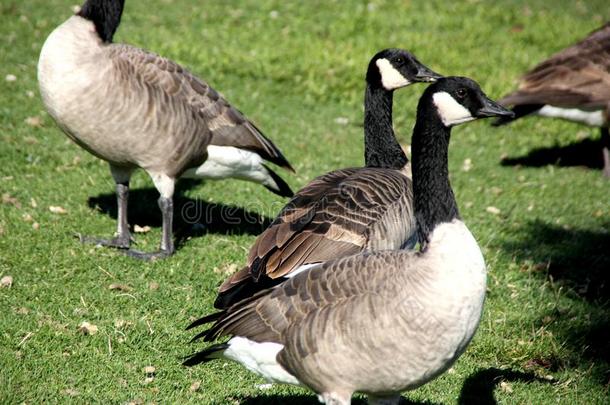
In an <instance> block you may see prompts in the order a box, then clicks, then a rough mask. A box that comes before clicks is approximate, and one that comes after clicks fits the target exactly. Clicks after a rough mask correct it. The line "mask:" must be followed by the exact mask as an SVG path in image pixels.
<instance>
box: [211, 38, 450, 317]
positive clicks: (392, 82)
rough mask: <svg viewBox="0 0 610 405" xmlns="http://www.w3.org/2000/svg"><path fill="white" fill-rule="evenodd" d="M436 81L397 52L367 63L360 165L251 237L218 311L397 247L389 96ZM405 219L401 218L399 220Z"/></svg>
mask: <svg viewBox="0 0 610 405" xmlns="http://www.w3.org/2000/svg"><path fill="white" fill-rule="evenodd" d="M440 77H441V76H440V75H439V74H437V73H435V72H433V71H431V70H430V69H429V68H427V67H426V66H424V65H422V64H421V63H420V62H419V61H418V60H417V59H416V58H415V57H414V56H413V55H412V54H411V53H409V52H407V51H405V50H402V49H385V50H383V51H381V52H379V53H377V54H376V55H375V56H374V57H373V58H372V59H371V61H370V63H369V65H368V69H367V73H366V90H365V96H364V143H365V152H364V153H365V164H366V167H364V168H349V169H342V170H335V171H333V172H330V173H327V174H324V175H322V176H320V177H318V178H316V179H315V180H313V181H312V182H311V183H309V184H308V185H307V186H305V187H304V188H303V189H301V190H300V191H299V192H297V194H296V195H295V196H294V198H293V199H292V200H291V201H290V202H289V203H288V204H287V205H286V206H285V207H284V209H283V210H282V211H281V212H280V214H279V215H278V217H277V218H276V219H275V221H274V222H273V223H272V224H271V225H270V226H269V227H268V228H267V229H266V230H265V231H264V232H263V233H262V234H261V235H260V236H259V237H258V238H257V239H256V241H255V243H254V246H253V247H252V248H251V249H250V254H249V257H248V264H247V266H245V267H244V268H242V269H241V270H240V271H238V272H237V273H235V274H234V275H232V276H231V277H230V278H229V279H228V280H227V281H226V282H225V283H224V284H223V285H222V286H221V287H220V292H219V296H218V298H217V300H216V302H215V306H216V307H217V308H226V307H227V306H229V305H231V304H233V303H235V302H237V301H239V300H240V299H243V298H245V297H248V296H250V295H252V294H253V293H255V292H256V291H258V290H261V289H265V288H267V287H270V286H271V285H274V284H277V283H279V282H281V281H283V280H285V279H286V277H290V276H292V275H294V274H296V273H297V272H298V271H300V270H302V269H304V268H307V266H311V265H314V264H316V263H320V262H324V261H326V260H329V259H332V258H337V257H341V256H348V255H351V254H355V253H359V252H361V251H371V250H378V249H398V248H400V247H401V246H402V245H403V244H405V243H406V241H407V240H409V239H410V237H411V236H412V234H413V233H414V230H415V222H414V218H413V215H412V208H411V206H412V201H411V200H412V191H411V188H412V187H411V179H410V172H409V171H410V167H408V165H407V164H408V159H407V157H406V155H405V153H404V152H403V150H402V148H401V147H400V144H399V143H398V141H397V140H396V137H395V135H394V130H393V128H392V101H393V91H394V90H396V89H398V88H401V87H404V86H407V85H409V84H411V83H414V82H422V81H423V82H430V81H434V80H436V79H438V78H440ZM407 217H408V218H411V220H410V221H405V220H403V218H407Z"/></svg>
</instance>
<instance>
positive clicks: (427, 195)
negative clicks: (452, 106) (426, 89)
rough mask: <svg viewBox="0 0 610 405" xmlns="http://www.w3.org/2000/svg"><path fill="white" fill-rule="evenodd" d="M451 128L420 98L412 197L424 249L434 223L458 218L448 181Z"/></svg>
mask: <svg viewBox="0 0 610 405" xmlns="http://www.w3.org/2000/svg"><path fill="white" fill-rule="evenodd" d="M450 135H451V129H450V128H448V127H445V126H444V125H443V123H442V121H441V120H440V117H439V116H438V114H437V112H436V109H435V108H434V106H433V105H432V103H431V100H430V99H423V98H422V100H420V103H419V106H418V107H417V122H416V123H415V128H414V129H413V140H412V150H413V163H412V165H413V166H412V170H413V198H414V208H415V218H416V220H417V227H418V236H419V241H420V243H421V245H422V249H425V247H426V244H427V242H428V241H429V236H430V233H431V232H432V231H433V230H434V227H435V226H436V225H439V224H441V223H444V222H451V221H452V220H453V219H454V218H459V215H460V214H459V212H458V207H457V202H456V201H455V196H454V195H453V190H452V189H451V184H450V183H449V168H448V152H449V138H450Z"/></svg>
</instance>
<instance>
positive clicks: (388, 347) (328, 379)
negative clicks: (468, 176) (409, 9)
mask: <svg viewBox="0 0 610 405" xmlns="http://www.w3.org/2000/svg"><path fill="white" fill-rule="evenodd" d="M505 115H512V112H510V111H509V110H507V109H505V108H503V107H502V106H500V105H498V104H496V103H495V102H493V101H492V100H490V99H489V98H488V97H487V96H486V95H485V94H484V93H483V91H482V90H481V89H480V87H479V86H478V84H477V83H475V82H474V81H472V80H470V79H467V78H462V77H450V78H445V79H439V80H438V82H436V83H434V84H432V85H430V86H429V87H428V88H427V89H426V90H425V92H424V93H423V95H422V97H421V99H420V101H419V105H418V108H417V122H416V124H415V128H414V130H413V140H412V141H413V142H412V148H413V192H414V209H415V216H416V217H417V225H418V234H419V240H420V243H421V248H420V250H419V251H413V250H395V251H381V252H373V253H365V254H357V255H353V256H349V257H343V258H340V259H337V260H333V261H329V262H326V263H324V264H322V265H319V266H314V267H312V268H309V269H308V270H305V271H303V272H300V273H299V274H297V275H295V276H294V277H292V278H290V279H289V280H287V281H286V282H284V283H282V284H279V285H277V286H275V287H273V288H270V289H267V290H263V291H261V292H259V293H257V294H256V295H254V296H252V297H250V298H247V299H245V300H243V301H240V302H239V303H237V304H235V305H234V306H232V307H230V308H229V309H226V310H224V311H222V312H219V313H215V314H212V315H210V316H207V317H205V318H203V319H201V320H199V321H195V322H194V323H193V324H192V325H195V326H196V325H200V324H203V323H208V322H214V324H213V326H212V327H211V328H210V329H209V330H207V331H205V332H203V333H201V334H200V335H198V336H197V337H200V336H204V337H205V340H206V341H212V340H214V339H216V338H219V337H223V336H230V340H228V341H227V342H225V343H222V344H216V345H213V346H211V347H209V348H207V349H206V350H203V351H201V352H199V353H196V354H194V355H192V356H191V357H189V358H188V359H187V360H186V361H185V363H184V364H185V365H188V366H192V365H195V364H198V363H201V362H206V361H209V360H213V359H215V358H220V357H224V358H227V359H231V360H234V361H237V362H239V363H241V364H242V365H244V366H245V367H246V368H247V369H248V370H250V371H253V372H255V373H258V374H260V375H261V376H263V377H265V378H266V379H268V380H269V381H271V382H277V383H288V384H297V385H304V386H307V387H309V388H310V389H312V390H313V391H314V392H316V393H317V394H318V395H319V398H320V400H321V401H323V402H325V403H326V404H335V405H342V404H349V403H350V399H351V396H352V394H353V393H354V392H362V393H366V394H367V395H368V396H369V400H370V401H371V402H372V403H380V402H381V401H383V403H386V404H389V403H398V402H399V398H400V396H399V395H400V392H401V391H404V390H410V389H414V388H417V387H419V386H421V385H422V384H425V383H426V382H428V381H430V380H432V379H433V378H435V377H437V376H438V375H440V374H441V373H443V372H444V371H445V370H447V369H448V368H449V367H450V366H451V365H452V364H453V362H454V361H455V360H456V359H457V358H458V357H459V356H460V355H461V354H462V352H463V351H464V350H465V348H466V346H467V345H468V343H469V342H470V340H471V339H472V337H473V335H474V333H475V330H476V329H477V326H478V324H479V320H480V317H481V312H482V309H483V301H484V297H485V289H486V287H485V285H486V267H485V262H484V260H483V256H482V254H481V250H480V248H479V246H478V244H477V242H476V241H475V239H474V237H473V236H472V234H471V233H470V231H469V230H468V228H467V227H466V225H465V224H464V223H463V222H462V221H461V220H460V215H459V212H458V207H457V203H456V201H455V197H454V194H453V190H452V189H451V185H450V183H449V174H448V162H447V156H448V147H449V139H450V132H451V127H452V126H454V125H458V124H461V123H464V122H467V121H472V120H474V119H477V118H481V117H490V116H505ZM406 220H410V219H409V218H406ZM197 337H195V339H196V338H197Z"/></svg>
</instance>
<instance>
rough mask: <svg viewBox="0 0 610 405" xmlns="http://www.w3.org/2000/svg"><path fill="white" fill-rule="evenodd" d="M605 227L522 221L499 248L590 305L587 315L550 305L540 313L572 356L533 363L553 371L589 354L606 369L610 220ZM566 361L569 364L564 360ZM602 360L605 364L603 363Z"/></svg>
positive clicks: (608, 362) (542, 323)
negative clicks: (592, 228) (531, 264)
mask: <svg viewBox="0 0 610 405" xmlns="http://www.w3.org/2000/svg"><path fill="white" fill-rule="evenodd" d="M603 229H607V230H608V231H605V232H604V231H599V232H593V231H589V230H583V229H569V230H566V229H563V228H561V227H558V226H554V225H550V224H547V223H544V222H542V221H532V222H529V223H527V224H526V225H524V228H523V229H522V230H520V232H519V239H518V240H513V241H509V242H505V243H504V245H503V248H504V249H505V250H507V251H509V252H511V253H512V254H514V255H515V256H516V258H517V259H518V260H532V261H533V262H534V263H536V264H535V265H534V270H536V269H537V270H539V272H538V273H539V274H540V275H544V276H546V278H547V279H549V280H551V281H552V285H553V286H554V289H555V290H556V291H557V292H558V293H561V294H566V295H569V296H572V297H573V298H575V299H582V300H584V302H585V303H587V304H588V313H586V314H585V315H586V316H585V317H582V316H581V317H580V318H578V319H577V320H573V319H571V318H573V317H574V316H575V315H574V313H573V312H571V311H570V308H554V309H551V310H549V312H548V313H546V314H543V317H542V319H541V321H540V327H547V328H549V329H550V330H552V331H553V333H554V334H556V335H560V336H562V340H563V341H565V343H566V345H567V347H568V348H569V349H570V350H571V351H572V353H573V356H572V357H571V359H570V358H566V359H556V358H536V359H532V360H531V362H533V364H532V365H533V366H535V367H542V368H545V369H547V370H550V371H553V370H554V369H561V368H563V367H566V366H569V363H570V362H573V361H576V362H580V360H581V359H588V360H591V361H593V362H594V364H596V365H597V366H599V367H600V370H601V369H603V368H604V367H607V370H610V367H608V366H609V365H610V339H608V336H610V319H609V318H608V315H607V314H608V310H609V309H610V222H606V223H604V227H603ZM566 362H567V363H566ZM603 363H605V366H604V364H603ZM608 378H610V371H606V372H604V371H603V370H602V371H601V374H600V375H599V379H600V381H602V382H603V383H607V382H608Z"/></svg>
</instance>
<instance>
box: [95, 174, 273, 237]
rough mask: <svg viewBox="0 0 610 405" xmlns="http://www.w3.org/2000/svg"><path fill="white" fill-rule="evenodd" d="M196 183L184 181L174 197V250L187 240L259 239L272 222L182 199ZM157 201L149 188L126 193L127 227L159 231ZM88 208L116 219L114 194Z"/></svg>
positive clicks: (226, 207)
mask: <svg viewBox="0 0 610 405" xmlns="http://www.w3.org/2000/svg"><path fill="white" fill-rule="evenodd" d="M198 183H199V182H197V181H189V180H186V181H185V180H183V181H181V182H180V183H179V187H178V188H177V190H176V192H175V194H174V206H175V211H174V236H175V239H176V240H175V243H176V246H177V247H179V246H181V245H182V244H184V242H185V241H186V240H187V239H188V238H190V237H198V236H203V235H206V234H226V235H244V234H247V235H258V234H260V233H261V232H262V231H263V230H264V229H265V228H267V226H269V224H270V223H271V218H269V217H267V216H264V215H261V214H259V213H257V212H254V211H250V210H247V209H244V208H241V207H237V206H233V205H224V204H217V203H207V202H205V201H202V200H198V199H192V198H188V197H185V196H184V191H186V190H188V189H190V188H192V187H194V186H195V185H197V184H198ZM158 198H159V192H158V191H157V190H156V189H155V188H152V187H148V188H142V189H132V190H129V206H128V210H129V212H128V218H129V224H130V226H133V225H134V224H138V225H140V226H144V225H148V226H151V227H155V228H158V227H161V212H160V211H159V207H158V206H157V199H158ZM87 204H88V205H89V207H91V208H93V209H96V210H99V211H100V212H102V213H104V214H106V215H109V216H110V217H112V218H114V219H116V218H117V204H116V195H115V194H114V193H104V194H100V195H98V196H95V197H89V199H88V200H87ZM109 232H111V230H109Z"/></svg>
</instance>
